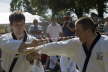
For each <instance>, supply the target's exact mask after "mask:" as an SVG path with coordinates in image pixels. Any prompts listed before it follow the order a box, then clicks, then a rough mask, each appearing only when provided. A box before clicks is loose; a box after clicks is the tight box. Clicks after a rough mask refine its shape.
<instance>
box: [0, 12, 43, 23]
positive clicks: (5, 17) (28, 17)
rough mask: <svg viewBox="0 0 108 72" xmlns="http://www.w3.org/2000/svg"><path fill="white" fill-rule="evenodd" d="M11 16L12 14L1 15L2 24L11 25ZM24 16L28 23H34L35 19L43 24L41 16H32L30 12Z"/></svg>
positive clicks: (0, 21)
mask: <svg viewBox="0 0 108 72" xmlns="http://www.w3.org/2000/svg"><path fill="white" fill-rule="evenodd" d="M10 14H11V12H9V13H7V12H6V13H0V24H9V15H10ZM24 16H25V19H26V21H25V22H26V23H32V22H33V20H34V19H37V20H38V22H41V18H42V17H41V16H38V15H32V14H30V13H28V12H24Z"/></svg>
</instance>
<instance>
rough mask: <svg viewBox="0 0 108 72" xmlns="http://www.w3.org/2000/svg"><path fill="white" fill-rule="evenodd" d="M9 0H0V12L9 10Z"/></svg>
mask: <svg viewBox="0 0 108 72" xmlns="http://www.w3.org/2000/svg"><path fill="white" fill-rule="evenodd" d="M10 2H11V0H0V13H1V12H9V11H10Z"/></svg>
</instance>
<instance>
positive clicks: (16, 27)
mask: <svg viewBox="0 0 108 72" xmlns="http://www.w3.org/2000/svg"><path fill="white" fill-rule="evenodd" d="M11 28H12V30H13V32H15V33H18V34H21V33H23V32H24V31H25V21H24V20H21V21H15V22H13V24H12V25H11Z"/></svg>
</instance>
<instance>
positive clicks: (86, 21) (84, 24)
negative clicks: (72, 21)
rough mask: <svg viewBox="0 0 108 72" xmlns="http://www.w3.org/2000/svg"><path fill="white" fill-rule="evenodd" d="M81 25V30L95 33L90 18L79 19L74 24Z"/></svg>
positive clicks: (94, 26)
mask: <svg viewBox="0 0 108 72" xmlns="http://www.w3.org/2000/svg"><path fill="white" fill-rule="evenodd" d="M77 23H78V24H81V25H82V27H83V29H85V30H87V29H90V30H92V31H93V32H94V31H96V25H95V23H94V21H93V20H92V19H91V18H90V17H81V18H79V19H78V20H77V21H76V24H77Z"/></svg>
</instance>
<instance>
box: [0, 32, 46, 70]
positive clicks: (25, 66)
mask: <svg viewBox="0 0 108 72" xmlns="http://www.w3.org/2000/svg"><path fill="white" fill-rule="evenodd" d="M33 39H35V38H34V37H32V36H31V35H28V34H27V42H32V40H33ZM21 43H22V40H14V39H13V37H12V34H11V33H8V34H4V35H2V36H1V37H0V48H1V50H2V57H1V59H2V68H3V69H4V70H5V71H6V72H9V68H10V65H11V64H12V61H13V59H14V57H15V55H16V54H18V48H19V46H20V44H21ZM36 66H37V65H36ZM37 67H38V70H39V69H40V70H39V71H36V72H44V70H43V67H42V65H41V64H40V66H37ZM32 69H33V65H31V64H30V63H29V61H27V60H26V56H24V55H19V56H18V60H17V62H16V64H15V66H14V68H13V72H31V71H32Z"/></svg>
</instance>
